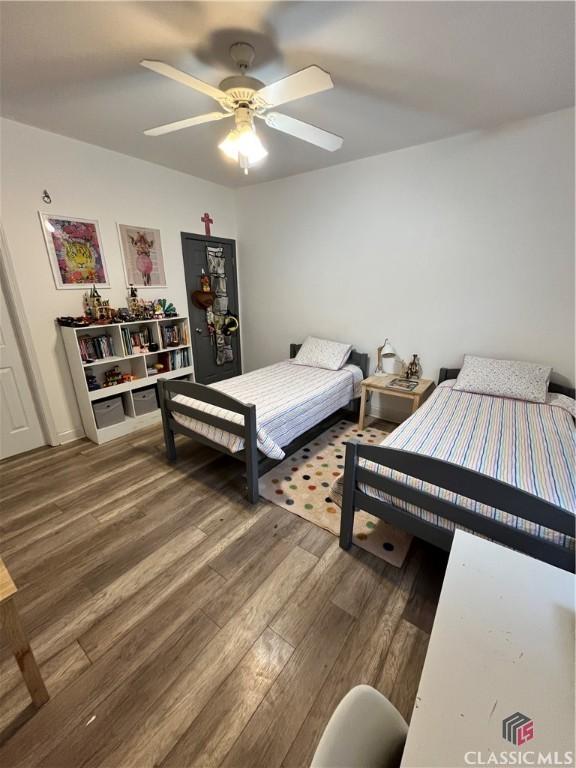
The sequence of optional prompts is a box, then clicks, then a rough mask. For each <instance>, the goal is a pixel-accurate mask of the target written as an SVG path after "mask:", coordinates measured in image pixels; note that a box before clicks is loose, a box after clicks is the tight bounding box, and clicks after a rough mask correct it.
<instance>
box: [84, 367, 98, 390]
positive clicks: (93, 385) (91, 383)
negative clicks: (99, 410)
mask: <svg viewBox="0 0 576 768" xmlns="http://www.w3.org/2000/svg"><path fill="white" fill-rule="evenodd" d="M84 375H85V376H86V386H87V387H88V390H89V391H90V392H94V390H96V389H100V384H98V379H97V378H96V376H94V372H93V370H92V368H86V369H85V370H84Z"/></svg>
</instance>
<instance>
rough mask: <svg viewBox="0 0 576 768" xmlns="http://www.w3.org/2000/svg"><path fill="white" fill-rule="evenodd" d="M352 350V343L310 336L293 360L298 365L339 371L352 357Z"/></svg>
mask: <svg viewBox="0 0 576 768" xmlns="http://www.w3.org/2000/svg"><path fill="white" fill-rule="evenodd" d="M351 351H352V345H351V344H342V343H340V342H339V341H327V340H326V339H317V338H315V337H314V336H308V338H307V339H306V341H305V342H304V344H302V346H301V347H300V349H299V351H298V354H297V355H296V357H295V358H294V359H293V360H292V362H293V363H296V365H309V366H310V367H312V368H328V370H330V371H339V370H340V368H342V366H343V365H344V363H345V362H346V360H348V358H349V357H350V352H351Z"/></svg>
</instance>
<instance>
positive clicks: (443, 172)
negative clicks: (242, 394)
mask: <svg viewBox="0 0 576 768" xmlns="http://www.w3.org/2000/svg"><path fill="white" fill-rule="evenodd" d="M382 130H386V126H385V125H383V126H382ZM573 131H574V112H573V110H564V111H561V112H556V113H553V114H549V115H545V116H543V117H538V118H535V119H532V120H529V121H524V122H520V123H515V124H511V125H509V126H505V127H502V128H501V129H500V130H496V131H489V132H475V133H470V134H466V135H462V136H459V137H456V138H452V139H448V140H444V141H439V142H435V143H432V144H426V145H421V146H418V147H413V148H410V149H405V150H401V151H398V152H393V153H389V154H386V155H380V156H378V157H371V158H367V159H364V160H360V161H355V162H352V163H347V164H345V165H340V166H336V167H332V168H328V169H325V170H321V171H316V172H313V173H308V174H302V175H299V176H293V177H290V178H287V179H282V180H279V181H274V182H269V183H267V184H262V185H258V186H252V187H246V188H243V189H241V190H239V191H238V193H237V201H238V207H237V220H238V236H239V248H240V255H241V265H242V268H241V272H240V285H241V291H242V297H243V305H242V310H243V343H244V360H245V364H246V367H247V369H252V368H255V367H257V366H260V365H262V364H266V363H269V362H271V361H274V360H277V359H280V358H282V356H285V355H286V351H287V347H288V343H289V342H290V341H300V340H302V339H303V338H304V337H305V336H306V335H307V334H313V335H317V336H322V337H327V338H332V339H340V340H345V341H349V342H352V343H353V344H354V345H355V346H356V348H357V349H359V350H361V351H368V352H370V354H371V359H372V364H373V365H374V360H375V349H376V347H377V346H378V345H379V344H382V343H383V341H384V338H385V337H386V336H389V337H390V338H391V340H392V342H393V344H394V346H395V347H396V349H397V351H398V352H399V354H400V355H401V356H402V357H404V358H406V357H408V356H409V355H410V354H411V353H412V352H417V353H419V354H420V356H421V359H422V364H423V368H424V374H425V375H426V376H428V377H431V378H433V377H436V376H437V374H438V369H439V368H440V367H441V366H442V365H449V366H452V365H453V366H456V365H459V364H460V363H461V361H462V355H463V354H464V353H465V352H470V353H477V354H480V355H489V356H497V357H510V358H515V359H523V360H533V361H542V362H543V363H549V364H551V365H553V366H554V370H555V372H556V378H557V379H559V380H561V381H562V380H564V381H566V380H567V381H574V186H573V185H574V170H573V169H574V164H573Z"/></svg>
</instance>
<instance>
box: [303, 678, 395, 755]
mask: <svg viewBox="0 0 576 768" xmlns="http://www.w3.org/2000/svg"><path fill="white" fill-rule="evenodd" d="M407 733H408V726H407V725H406V721H405V720H404V718H403V717H402V715H401V714H400V712H398V710H397V709H396V707H394V706H393V705H392V704H390V702H389V701H388V699H387V698H386V697H385V696H383V695H382V694H381V693H379V692H378V691H377V690H376V689H375V688H372V687H371V686H369V685H357V686H356V687H355V688H352V690H351V691H350V692H349V693H347V694H346V696H344V698H343V699H342V701H341V702H340V704H338V706H337V707H336V709H335V710H334V714H333V715H332V717H331V718H330V721H329V722H328V725H327V726H326V728H325V729H324V733H323V734H322V738H321V739H320V743H319V744H318V747H317V749H316V753H315V754H314V757H313V759H312V764H311V768H398V766H399V765H400V760H401V758H402V750H403V749H404V743H405V741H406V734H407Z"/></svg>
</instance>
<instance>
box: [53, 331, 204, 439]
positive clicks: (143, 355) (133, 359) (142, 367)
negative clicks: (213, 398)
mask: <svg viewBox="0 0 576 768" xmlns="http://www.w3.org/2000/svg"><path fill="white" fill-rule="evenodd" d="M167 326H177V327H178V328H179V331H180V335H181V336H182V337H183V338H182V341H183V343H182V344H179V345H177V346H165V345H164V344H163V339H162V329H163V327H167ZM122 329H128V330H129V331H130V332H132V333H134V332H138V331H140V330H143V329H147V330H148V334H149V337H150V342H153V343H155V344H157V345H158V351H156V352H142V351H139V350H138V351H134V350H132V352H131V353H130V350H129V349H127V346H126V343H125V341H124V338H123V332H122ZM61 331H62V338H63V340H64V348H65V350H66V356H67V358H68V365H69V367H70V374H71V376H72V383H73V384H74V391H75V393H76V399H77V401H78V407H79V409H80V416H81V417H82V424H83V426H84V431H85V432H86V437H88V438H89V439H90V440H92V441H93V442H95V443H106V442H108V441H109V440H114V439H115V438H117V437H122V436H123V435H127V434H129V433H130V432H134V431H136V430H138V429H142V428H143V427H147V426H150V425H152V424H154V423H155V422H157V421H159V420H160V418H161V416H160V409H159V408H157V409H156V410H155V411H153V412H151V413H146V414H144V415H141V416H137V415H136V413H135V410H134V400H133V398H132V393H133V392H134V391H135V390H138V389H144V388H147V387H150V386H152V385H154V384H155V383H156V382H157V380H158V379H159V378H166V379H187V380H193V379H194V362H193V358H192V347H191V344H190V341H191V340H190V324H189V322H188V318H187V317H184V316H179V317H166V318H158V319H155V320H135V321H132V322H129V323H109V324H106V325H88V326H84V327H82V328H68V327H66V326H61ZM103 335H105V336H108V337H110V341H111V344H112V348H113V352H114V354H113V355H110V356H108V357H103V358H98V359H93V360H92V361H91V362H86V361H84V360H83V358H82V354H81V351H80V345H79V340H80V339H81V337H83V336H89V337H91V338H94V337H96V336H103ZM175 350H188V360H189V361H190V365H188V366H186V367H184V368H175V369H174V370H170V369H166V368H165V369H164V370H162V371H161V372H160V373H154V374H152V373H151V372H149V369H150V368H151V367H152V366H153V365H154V364H155V363H157V362H158V361H159V358H160V359H164V360H166V353H169V352H172V351H175ZM116 365H117V366H118V367H119V368H120V370H121V372H122V373H123V374H131V375H132V376H134V379H133V380H132V381H126V382H122V383H120V384H114V385H112V386H109V387H104V386H102V385H103V383H104V380H105V376H104V374H105V373H106V371H108V370H109V369H111V368H113V367H114V366H116ZM87 368H89V369H90V371H89V372H88V373H92V374H93V375H94V376H95V377H96V379H97V381H98V383H99V384H100V385H101V386H100V389H94V390H90V389H88V384H87V380H86V373H87V371H86V369H87ZM115 395H120V396H121V397H122V404H123V406H124V414H125V416H124V421H122V422H120V423H118V424H113V425H111V426H109V427H103V428H99V427H98V426H97V425H96V419H95V417H94V411H93V408H92V406H93V404H94V403H95V402H98V401H99V400H104V399H106V398H109V397H113V396H115Z"/></svg>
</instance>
